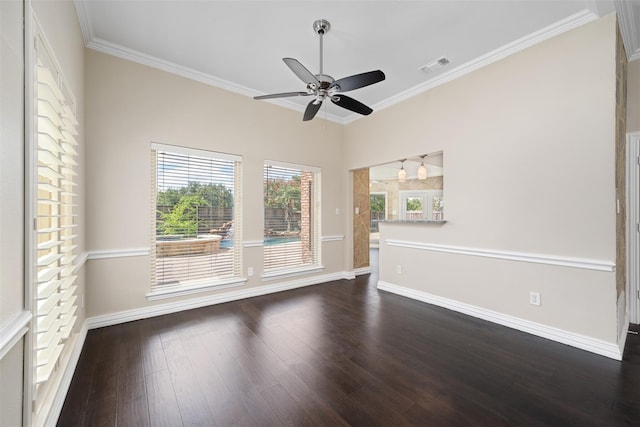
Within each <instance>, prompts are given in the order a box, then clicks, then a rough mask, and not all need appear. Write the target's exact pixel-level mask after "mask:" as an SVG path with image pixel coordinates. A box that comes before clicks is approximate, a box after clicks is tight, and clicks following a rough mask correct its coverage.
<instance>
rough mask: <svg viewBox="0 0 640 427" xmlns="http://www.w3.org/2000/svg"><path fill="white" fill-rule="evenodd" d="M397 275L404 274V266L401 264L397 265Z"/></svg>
mask: <svg viewBox="0 0 640 427" xmlns="http://www.w3.org/2000/svg"><path fill="white" fill-rule="evenodd" d="M396 273H397V274H402V266H401V265H400V264H398V265H396Z"/></svg>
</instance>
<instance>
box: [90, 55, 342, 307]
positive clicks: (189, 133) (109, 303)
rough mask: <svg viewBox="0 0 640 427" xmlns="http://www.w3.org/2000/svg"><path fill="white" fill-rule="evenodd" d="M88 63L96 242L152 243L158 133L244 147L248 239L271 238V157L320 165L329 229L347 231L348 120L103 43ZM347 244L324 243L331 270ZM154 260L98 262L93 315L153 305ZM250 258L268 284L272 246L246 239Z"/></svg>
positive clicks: (211, 146)
mask: <svg viewBox="0 0 640 427" xmlns="http://www.w3.org/2000/svg"><path fill="white" fill-rule="evenodd" d="M85 67H86V78H87V86H86V87H87V111H86V113H87V117H88V120H87V141H88V150H87V178H88V184H87V185H88V186H87V188H88V193H87V215H88V218H89V219H90V223H89V224H88V239H89V240H88V247H89V250H90V251H104V250H114V251H120V250H127V249H136V248H149V244H150V236H151V228H150V210H151V200H150V185H151V184H150V158H151V156H150V144H151V142H159V143H164V144H173V145H183V146H188V147H193V148H199V149H204V150H211V151H219V152H224V153H232V154H237V155H241V156H243V204H244V207H245V208H244V210H243V216H244V218H243V227H244V231H243V233H244V236H243V237H244V240H245V241H246V240H249V241H251V240H254V241H255V240H262V238H263V229H262V228H263V219H262V217H263V214H262V209H261V207H262V200H263V195H262V171H263V162H264V160H266V159H269V160H278V161H283V162H289V163H296V164H302V165H311V166H317V167H320V168H321V169H322V179H321V182H322V189H321V194H322V213H321V216H322V231H321V232H322V235H324V236H336V235H344V234H345V219H344V218H345V217H344V211H345V210H344V209H343V192H344V191H345V188H344V179H345V175H346V173H345V172H343V171H344V166H343V164H342V162H341V159H340V158H339V156H337V155H336V153H339V152H340V150H341V148H340V144H341V141H342V132H343V128H342V127H341V126H340V125H337V124H334V123H330V122H325V121H324V120H321V119H320V118H318V119H316V120H313V121H312V122H305V123H303V122H302V117H301V116H302V114H301V113H299V112H295V111H290V110H287V109H283V108H280V107H276V106H274V105H272V104H269V103H266V102H258V101H255V100H253V99H251V98H249V97H246V96H241V95H237V94H233V93H230V92H227V91H224V90H221V89H217V88H214V87H211V86H207V85H204V84H202V83H198V82H194V81H191V80H188V79H185V78H182V77H178V76H176V75H173V74H169V73H166V72H163V71H159V70H156V69H152V68H149V67H146V66H143V65H139V64H135V63H132V62H129V61H125V60H121V59H118V58H115V57H112V56H109V55H104V54H101V53H97V52H94V51H87V56H86V63H85ZM336 209H339V214H336ZM344 245H345V243H344V240H342V241H331V242H325V243H323V245H322V250H323V260H322V263H323V265H324V266H325V267H326V268H325V270H324V272H323V273H335V272H341V271H344V270H345V268H346V266H345V263H344V256H343V246H344ZM150 262H151V261H150V259H149V257H148V256H141V257H129V258H112V259H108V260H107V259H101V260H91V261H89V262H88V279H87V280H88V283H90V284H91V285H90V292H89V295H88V297H89V300H88V304H87V306H88V312H89V315H90V316H96V315H101V314H109V313H115V312H118V311H121V310H127V309H136V308H144V307H148V306H150V305H152V304H151V303H149V302H148V301H147V299H146V298H145V294H146V293H147V292H149V291H150ZM243 264H244V266H243V271H244V272H245V273H246V269H247V268H248V267H253V268H254V272H255V274H254V276H253V277H251V278H250V280H249V282H248V284H247V285H246V286H247V287H254V286H260V285H262V284H263V282H262V281H261V280H260V274H261V273H262V248H260V247H257V248H245V249H244V263H243ZM288 280H291V279H288ZM269 283H270V284H271V283H274V282H269ZM276 283H277V282H276ZM237 289H238V288H234V290H237ZM222 292H228V290H227V291H222ZM205 295H206V294H205ZM198 296H204V295H202V294H200V295H198ZM175 300H177V299H171V300H169V302H171V301H175ZM161 302H162V303H167V302H168V301H167V300H162V301H161Z"/></svg>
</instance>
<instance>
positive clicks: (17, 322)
mask: <svg viewBox="0 0 640 427" xmlns="http://www.w3.org/2000/svg"><path fill="white" fill-rule="evenodd" d="M32 317H33V315H32V314H31V312H30V311H26V310H25V311H22V312H20V313H19V314H18V315H16V317H14V318H13V319H11V321H10V322H8V323H6V324H5V325H4V326H2V327H1V328H0V360H2V359H3V358H4V356H6V355H7V353H8V352H9V351H10V350H11V349H12V348H13V346H14V345H16V343H17V342H18V341H20V339H22V337H23V336H25V334H26V333H27V332H29V322H31V318H32Z"/></svg>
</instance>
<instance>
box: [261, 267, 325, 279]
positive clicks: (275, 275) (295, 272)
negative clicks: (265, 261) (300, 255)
mask: <svg viewBox="0 0 640 427" xmlns="http://www.w3.org/2000/svg"><path fill="white" fill-rule="evenodd" d="M322 270H324V265H311V266H303V267H293V268H284V269H278V270H273V271H267V272H265V273H263V274H262V275H261V276H260V278H261V279H262V280H263V281H265V282H268V281H270V280H277V279H281V278H285V277H293V276H301V275H303V274H311V273H317V272H319V271H322Z"/></svg>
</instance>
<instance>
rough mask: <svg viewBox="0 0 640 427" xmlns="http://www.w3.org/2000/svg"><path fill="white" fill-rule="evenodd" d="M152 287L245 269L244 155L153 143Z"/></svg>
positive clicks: (215, 278)
mask: <svg viewBox="0 0 640 427" xmlns="http://www.w3.org/2000/svg"><path fill="white" fill-rule="evenodd" d="M152 162H153V164H154V167H152V194H153V197H152V199H153V202H152V214H151V216H152V221H151V222H152V245H151V246H152V287H153V288H155V289H156V290H159V289H166V288H167V287H177V286H185V285H187V286H194V285H201V284H203V285H204V284H215V283H216V282H224V280H225V279H230V278H234V277H235V278H237V277H239V276H240V274H241V255H242V238H241V236H242V233H241V223H242V221H241V220H240V216H239V215H240V211H241V209H240V204H241V194H240V189H241V182H240V173H241V169H240V167H241V158H240V157H239V156H234V155H229V154H223V153H214V152H209V151H203V150H195V149H189V148H184V147H176V146H167V145H162V144H153V145H152Z"/></svg>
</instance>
